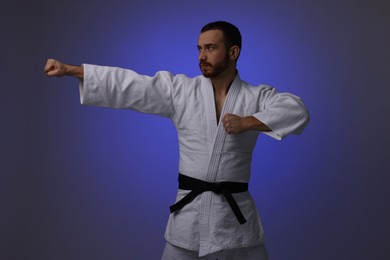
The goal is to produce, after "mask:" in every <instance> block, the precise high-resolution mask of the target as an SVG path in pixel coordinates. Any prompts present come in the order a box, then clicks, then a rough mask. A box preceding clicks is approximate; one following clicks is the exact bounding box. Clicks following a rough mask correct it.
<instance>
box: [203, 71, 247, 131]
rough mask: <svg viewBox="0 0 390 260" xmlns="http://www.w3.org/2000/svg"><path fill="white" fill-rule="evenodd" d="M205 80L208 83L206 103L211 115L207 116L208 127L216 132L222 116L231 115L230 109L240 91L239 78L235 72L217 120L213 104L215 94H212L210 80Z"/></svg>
mask: <svg viewBox="0 0 390 260" xmlns="http://www.w3.org/2000/svg"><path fill="white" fill-rule="evenodd" d="M206 80H207V83H208V84H207V92H208V93H207V94H208V95H207V96H208V97H209V98H208V102H207V103H208V106H209V107H208V111H210V112H212V115H211V113H210V114H209V120H211V122H210V123H211V124H210V126H212V128H213V129H214V130H217V129H218V128H219V127H220V123H221V120H222V118H223V116H224V115H225V114H228V113H231V109H232V107H233V105H234V103H235V100H236V97H237V94H238V91H239V90H240V84H239V82H240V76H239V74H238V72H237V75H236V77H235V78H234V80H233V82H232V83H231V85H230V87H229V90H228V93H227V95H226V98H225V101H224V103H223V106H222V110H221V114H220V115H219V120H218V117H217V110H216V104H215V93H214V89H213V84H212V83H211V80H210V79H206Z"/></svg>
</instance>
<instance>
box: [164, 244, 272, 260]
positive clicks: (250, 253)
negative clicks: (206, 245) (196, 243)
mask: <svg viewBox="0 0 390 260" xmlns="http://www.w3.org/2000/svg"><path fill="white" fill-rule="evenodd" d="M199 259H201V260H268V254H267V249H266V248H265V246H264V245H261V246H254V247H244V248H236V249H227V250H222V251H218V252H215V253H212V254H209V255H206V256H203V257H199V256H198V252H196V251H190V250H187V249H184V248H180V247H177V246H174V245H172V244H170V243H168V242H167V243H166V244H165V248H164V252H163V255H162V258H161V260H199Z"/></svg>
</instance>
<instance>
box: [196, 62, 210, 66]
mask: <svg viewBox="0 0 390 260" xmlns="http://www.w3.org/2000/svg"><path fill="white" fill-rule="evenodd" d="M199 66H210V67H212V65H211V64H210V63H208V62H199Z"/></svg>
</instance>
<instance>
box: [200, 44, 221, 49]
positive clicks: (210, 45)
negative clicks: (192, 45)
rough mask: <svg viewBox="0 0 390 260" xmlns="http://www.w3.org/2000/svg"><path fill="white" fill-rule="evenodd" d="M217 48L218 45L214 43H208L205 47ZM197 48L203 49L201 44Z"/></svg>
mask: <svg viewBox="0 0 390 260" xmlns="http://www.w3.org/2000/svg"><path fill="white" fill-rule="evenodd" d="M216 46H217V44H214V43H206V44H205V45H204V47H205V48H207V47H216ZM196 47H197V48H198V49H201V48H202V47H201V46H200V45H199V44H198V45H196Z"/></svg>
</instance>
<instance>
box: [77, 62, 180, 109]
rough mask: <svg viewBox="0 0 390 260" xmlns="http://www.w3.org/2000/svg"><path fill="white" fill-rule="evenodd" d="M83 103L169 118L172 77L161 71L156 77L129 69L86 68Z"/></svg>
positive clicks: (90, 66) (81, 93) (81, 97)
mask: <svg viewBox="0 0 390 260" xmlns="http://www.w3.org/2000/svg"><path fill="white" fill-rule="evenodd" d="M83 67H84V79H83V81H80V84H79V87H80V102H81V104H83V105H92V106H102V107H111V108H123V109H132V110H136V111H139V112H142V113H148V114H156V115H160V116H164V117H170V116H171V114H172V111H173V104H172V92H173V76H172V74H171V73H169V72H166V71H161V72H158V73H156V75H154V76H153V77H150V76H144V75H139V74H137V73H136V72H134V71H132V70H128V69H122V68H117V67H106V66H96V65H89V64H83Z"/></svg>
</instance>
